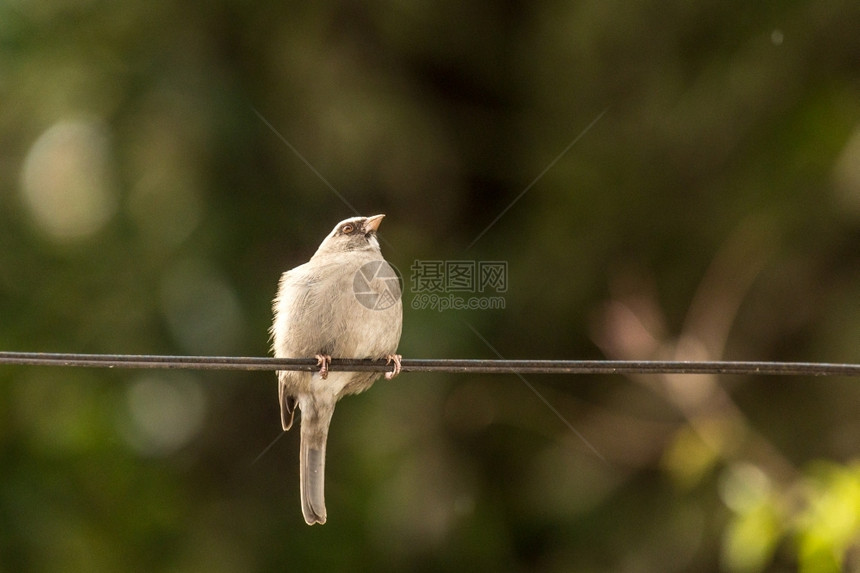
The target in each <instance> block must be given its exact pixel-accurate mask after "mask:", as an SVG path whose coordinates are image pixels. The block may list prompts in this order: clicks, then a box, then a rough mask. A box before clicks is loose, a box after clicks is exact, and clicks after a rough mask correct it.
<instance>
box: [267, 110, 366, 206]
mask: <svg viewBox="0 0 860 573" xmlns="http://www.w3.org/2000/svg"><path fill="white" fill-rule="evenodd" d="M251 110H252V111H253V112H254V113H255V114H256V115H257V117H259V118H260V121H262V122H263V123H265V124H266V125H267V126H268V128H269V129H271V130H272V133H274V134H275V135H277V136H278V139H280V140H281V141H283V142H284V145H286V146H287V147H289V148H290V151H292V152H293V153H295V154H296V157H298V158H299V159H301V160H302V163H304V164H305V165H307V167H308V169H310V170H311V171H313V172H314V175H316V176H317V177H318V178H319V180H320V181H322V182H323V183H325V184H326V187H328V188H329V189H331V192H332V193H334V194H335V195H337V198H338V199H340V200H341V201H343V204H344V205H346V206H347V207H349V208H350V209H351V210H352V212H353V213H354V214H356V215H360V213H359V212H358V209H356V208H355V207H353V206H352V203H350V202H349V201H347V200H346V197H344V196H343V195H342V194H341V193H340V191H338V190H337V189H335V186H334V185H332V184H331V183H329V181H328V179H326V178H325V177H323V174H322V173H320V172H319V171H317V169H316V167H314V166H313V165H312V164H311V162H310V161H308V160H307V159H306V158H305V156H304V155H302V154H301V153H299V150H298V149H296V148H295V147H294V146H293V144H292V143H290V142H289V141H287V138H286V137H284V136H283V135H281V133H280V132H279V131H278V130H277V129H275V126H274V125H272V124H271V123H270V122H269V120H268V119H266V118H265V117H263V114H261V113H260V112H259V111H257V108H255V107H254V106H251Z"/></svg>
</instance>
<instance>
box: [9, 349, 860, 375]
mask: <svg viewBox="0 0 860 573" xmlns="http://www.w3.org/2000/svg"><path fill="white" fill-rule="evenodd" d="M0 364H10V365H26V366H65V367H72V366H75V367H89V368H149V369H185V370H269V371H273V370H297V371H307V372H312V371H316V370H317V369H318V368H319V367H318V365H317V361H316V359H314V358H257V357H237V356H154V355H148V354H61V353H47V352H0ZM401 366H402V370H403V372H451V373H477V374H512V373H519V374H746V375H777V376H860V364H836V363H826V362H746V361H744V362H721V361H708V362H694V361H690V362H686V361H667V360H659V361H638V360H463V359H409V358H405V359H403V360H402V363H401ZM391 368H392V366H391V365H390V364H386V362H385V360H356V359H351V358H333V359H332V361H331V367H330V370H332V371H338V370H340V371H350V372H389V371H391Z"/></svg>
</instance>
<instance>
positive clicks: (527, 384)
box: [463, 320, 606, 462]
mask: <svg viewBox="0 0 860 573" xmlns="http://www.w3.org/2000/svg"><path fill="white" fill-rule="evenodd" d="M463 322H466V321H465V320H464V321H463ZM466 326H468V327H469V329H470V330H471V331H472V332H474V333H475V336H477V337H478V338H480V339H481V341H482V342H483V343H484V344H486V345H487V348H489V349H490V350H492V351H493V354H495V355H496V356H498V357H499V358H500V359H503V358H502V355H501V353H500V352H499V351H498V350H496V348H495V347H494V346H493V345H492V344H490V341H489V340H487V339H486V338H484V336H483V335H482V334H481V333H480V332H478V331H477V329H476V328H475V327H474V326H472V325H471V324H469V323H468V322H466ZM511 374H514V375H516V377H517V378H519V379H520V380H521V381H522V383H523V384H525V385H526V386H528V388H529V390H531V391H532V392H533V393H534V395H535V396H537V397H538V398H540V400H541V402H543V403H544V404H546V407H547V408H549V409H550V410H551V411H552V413H553V414H555V415H556V417H557V418H558V419H559V420H561V421H562V423H564V425H565V426H567V427H568V429H569V430H570V431H571V432H573V434H574V435H575V436H576V437H577V438H579V439H580V440H582V443H583V444H585V445H586V446H588V448H589V449H590V450H591V451H592V452H594V455H595V456H597V457H598V458H600V459H601V460H603V461H604V462H606V458H604V457H603V454H601V453H600V452H598V451H597V448H595V447H594V446H593V445H591V442H589V441H588V439H586V437H585V436H583V435H582V433H581V432H580V431H579V430H577V429H576V428H574V427H573V424H571V423H570V422H569V421H568V419H567V418H565V417H564V416H563V415H562V413H561V412H559V411H558V410H557V409H556V408H555V406H553V405H552V404H551V403H550V401H549V400H547V399H546V397H544V395H543V394H541V393H540V392H539V391H538V389H537V388H535V387H534V386H532V384H531V382H529V381H528V380H526V379H525V377H524V376H523V375H522V374H520V373H519V372H516V371H514V370H511Z"/></svg>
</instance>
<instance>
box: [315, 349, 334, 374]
mask: <svg viewBox="0 0 860 573" xmlns="http://www.w3.org/2000/svg"><path fill="white" fill-rule="evenodd" d="M316 359H317V366H319V367H320V378H321V379H323V380H325V379H326V378H328V367H329V364H331V356H329V355H328V354H317V355H316Z"/></svg>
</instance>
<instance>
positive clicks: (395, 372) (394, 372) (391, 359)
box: [385, 354, 403, 380]
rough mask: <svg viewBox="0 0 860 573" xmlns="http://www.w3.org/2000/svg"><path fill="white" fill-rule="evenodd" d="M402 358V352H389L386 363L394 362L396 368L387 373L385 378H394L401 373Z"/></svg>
mask: <svg viewBox="0 0 860 573" xmlns="http://www.w3.org/2000/svg"><path fill="white" fill-rule="evenodd" d="M402 358H403V356H401V355H400V354H389V355H388V356H387V360H386V362H385V363H386V364H391V363H392V362H394V370H392V371H391V372H386V373H385V379H386V380H391V379H392V378H394V377H395V376H397V375H398V374H400V369H401V367H400V360H401V359H402Z"/></svg>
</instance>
